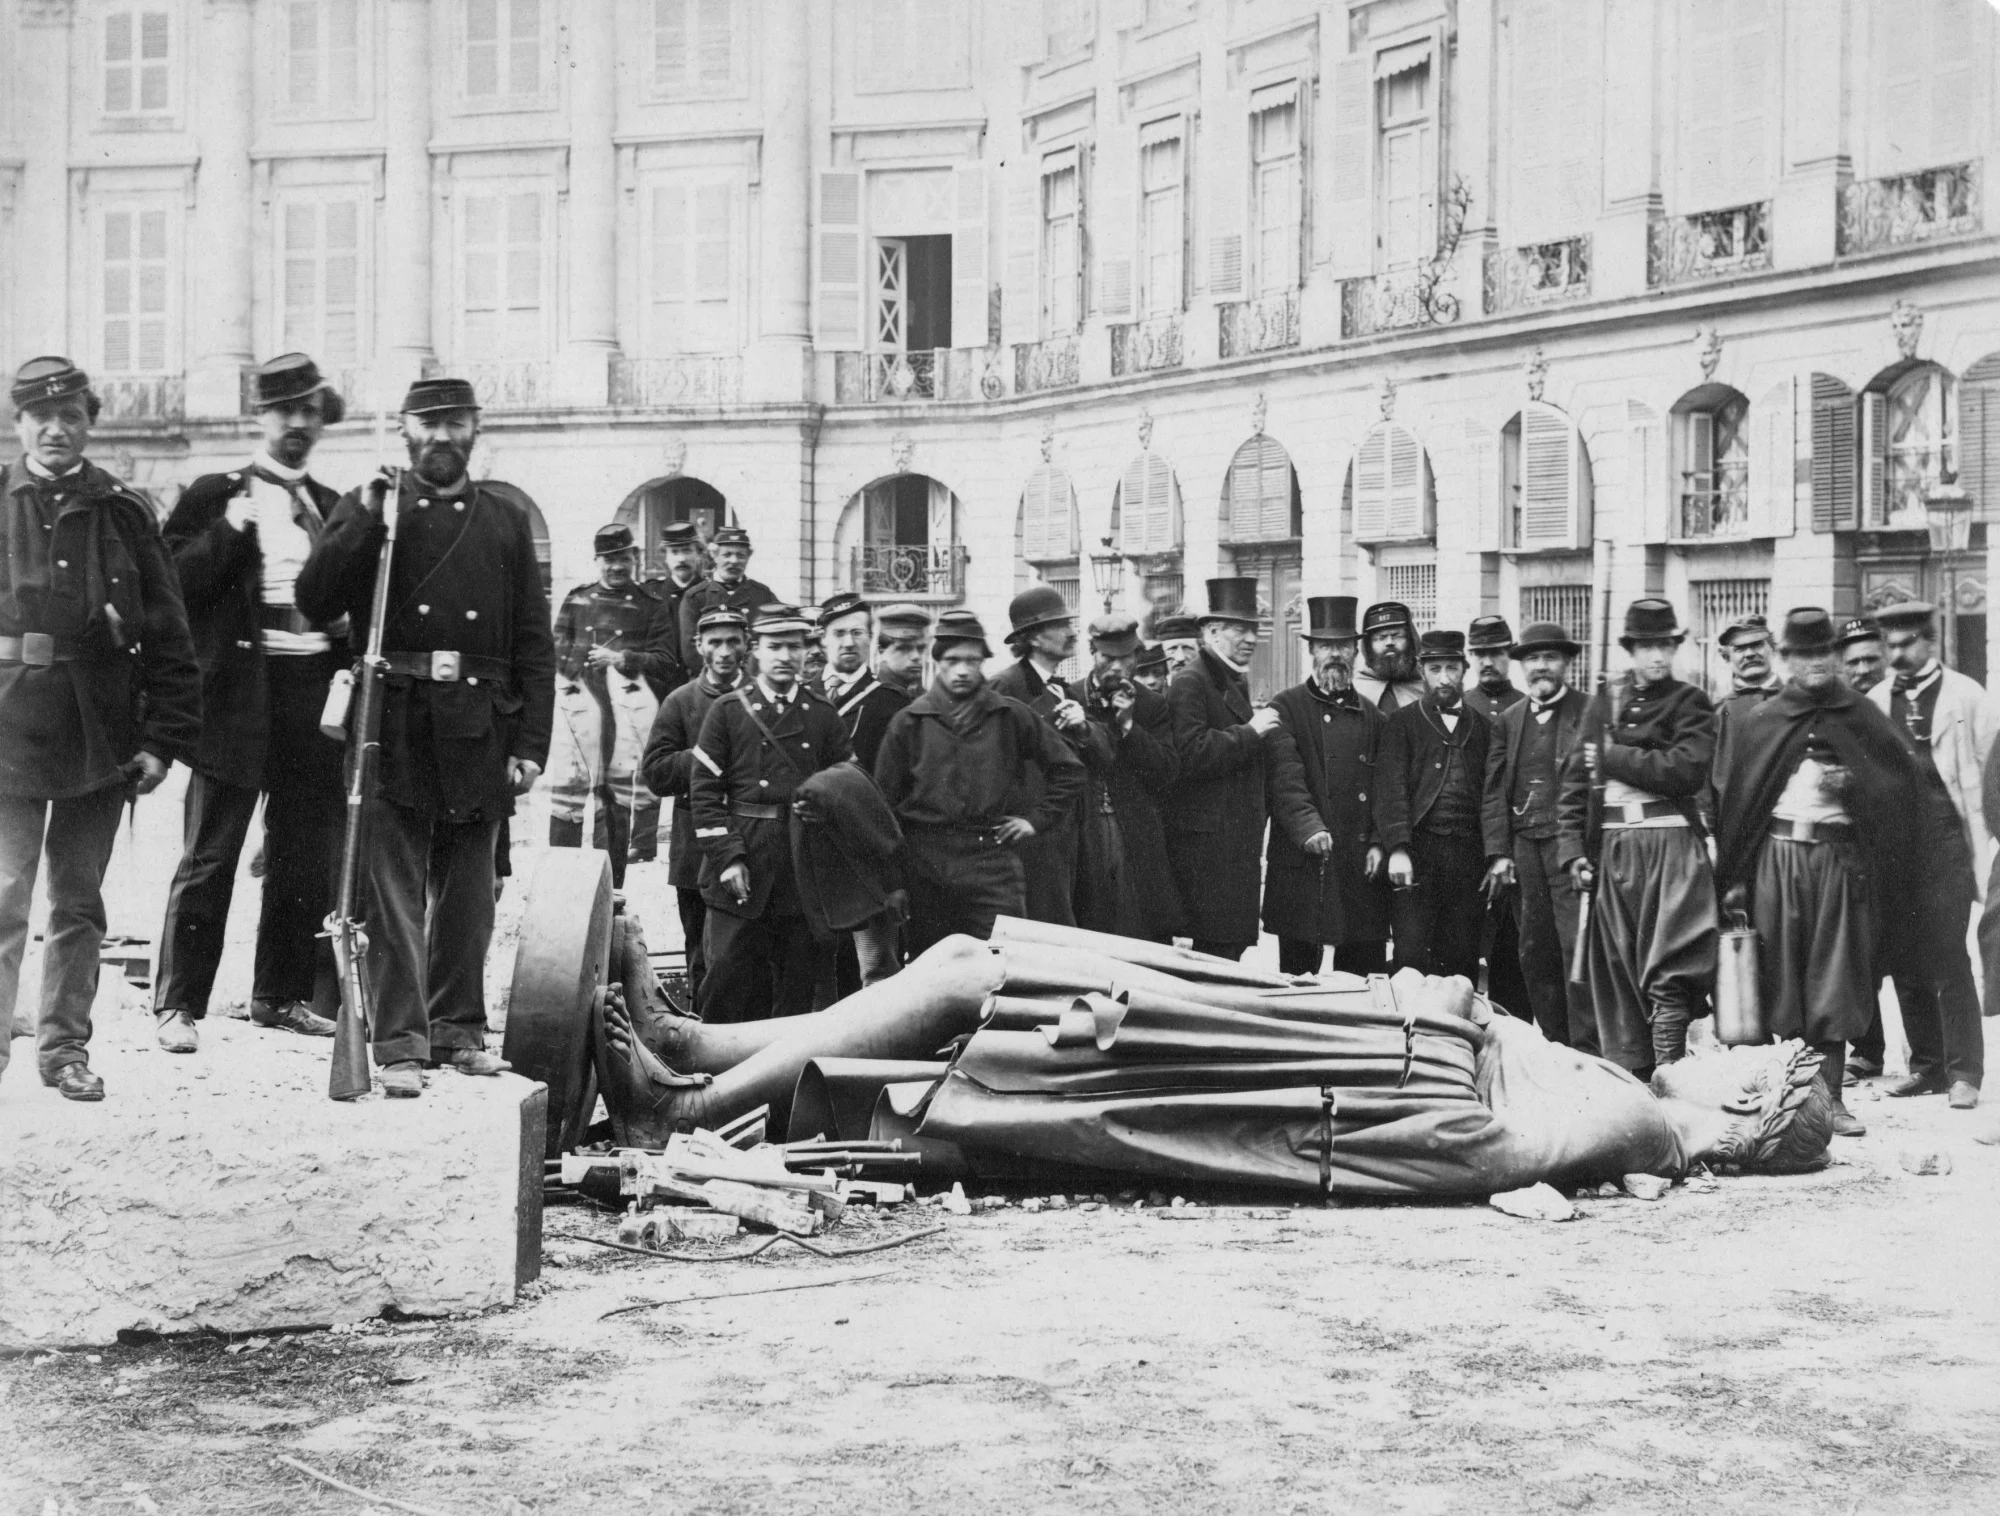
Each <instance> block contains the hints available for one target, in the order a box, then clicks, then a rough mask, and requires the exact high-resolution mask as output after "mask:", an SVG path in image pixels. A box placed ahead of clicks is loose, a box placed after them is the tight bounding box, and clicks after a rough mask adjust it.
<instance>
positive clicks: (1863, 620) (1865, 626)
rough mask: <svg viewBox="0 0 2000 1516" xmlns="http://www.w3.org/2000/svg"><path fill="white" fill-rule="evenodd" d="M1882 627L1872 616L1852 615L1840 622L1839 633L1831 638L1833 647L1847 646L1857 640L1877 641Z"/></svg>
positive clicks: (1879, 638) (1880, 635) (1880, 636)
mask: <svg viewBox="0 0 2000 1516" xmlns="http://www.w3.org/2000/svg"><path fill="white" fill-rule="evenodd" d="M1881 638H1882V628H1881V627H1880V626H1878V625H1876V623H1875V618H1874V617H1873V616H1852V617H1849V618H1848V619H1847V620H1845V621H1843V622H1841V623H1840V635H1838V636H1837V637H1835V638H1834V639H1833V645H1834V646H1835V647H1849V646H1851V645H1853V644H1854V643H1857V642H1879V641H1880V640H1881Z"/></svg>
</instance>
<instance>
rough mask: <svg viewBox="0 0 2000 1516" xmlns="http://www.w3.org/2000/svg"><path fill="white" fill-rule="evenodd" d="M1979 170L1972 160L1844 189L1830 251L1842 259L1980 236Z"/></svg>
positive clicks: (1857, 182)
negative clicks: (1945, 239) (1968, 234)
mask: <svg viewBox="0 0 2000 1516" xmlns="http://www.w3.org/2000/svg"><path fill="white" fill-rule="evenodd" d="M1979 170H1980V165H1979V163H1978V161H1977V160H1975V161H1973V162H1971V163H1950V164H1946V165H1944V166H1943V167H1941V168H1926V169H1918V170H1917V171H1915V172H1914V173H1908V174H1890V175H1888V176H1887V177H1886V178H1881V179H1857V180H1855V181H1854V182H1853V183H1852V184H1843V185H1842V186H1841V187H1840V215H1839V218H1838V221H1837V222H1836V225H1835V231H1834V250H1835V251H1836V252H1837V253H1839V254H1840V255H1841V256H1842V257H1846V256H1848V255H1849V254H1851V253H1873V252H1879V251H1881V250H1882V249H1884V248H1893V247H1908V246H1909V245H1910V244H1911V243H1914V242H1930V241H1933V240H1935V239H1937V238H1940V237H1961V236H1964V235H1965V234H1967V233H1968V232H1976V231H1978V230H1979V226H1980V220H1981V214H1980V211H1981V207H1980V196H1979V190H1980V185H1979V178H1980V174H1979Z"/></svg>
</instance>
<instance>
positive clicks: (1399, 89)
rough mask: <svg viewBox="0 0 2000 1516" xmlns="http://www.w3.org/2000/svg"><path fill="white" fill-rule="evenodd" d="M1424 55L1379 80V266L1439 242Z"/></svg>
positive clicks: (1395, 264)
mask: <svg viewBox="0 0 2000 1516" xmlns="http://www.w3.org/2000/svg"><path fill="white" fill-rule="evenodd" d="M1431 72H1432V71H1431V62H1430V60H1429V58H1428V57H1426V58H1425V59H1424V60H1423V61H1422V62H1420V63H1417V64H1416V65H1415V66H1413V67H1406V68H1402V69H1399V70H1398V71H1397V72H1395V73H1392V74H1390V75H1389V77H1387V78H1385V79H1383V80H1382V81H1381V83H1380V84H1379V85H1378V90H1379V92H1380V96H1381V118H1380V119H1381V141H1380V145H1379V149H1378V154H1377V163H1376V182H1377V184H1378V185H1379V186H1380V198H1381V207H1380V215H1379V219H1378V222H1377V224H1378V225H1379V226H1380V227H1381V228H1382V266H1383V267H1384V268H1388V269H1400V268H1410V267H1412V266H1414V265H1415V264H1416V263H1417V262H1418V261H1419V260H1420V259H1424V258H1428V257H1430V255H1431V254H1432V253H1433V252H1434V251H1436V247H1437V124H1436V118H1435V109H1434V105H1433V101H1432V80H1431Z"/></svg>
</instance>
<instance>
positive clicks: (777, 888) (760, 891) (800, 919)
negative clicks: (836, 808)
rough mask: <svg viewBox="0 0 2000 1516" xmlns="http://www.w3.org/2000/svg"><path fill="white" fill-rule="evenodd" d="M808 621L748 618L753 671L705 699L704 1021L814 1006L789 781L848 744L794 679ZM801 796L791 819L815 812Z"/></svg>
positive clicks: (700, 747)
mask: <svg viewBox="0 0 2000 1516" xmlns="http://www.w3.org/2000/svg"><path fill="white" fill-rule="evenodd" d="M810 626H811V623H810V622H809V621H807V620H806V618H805V616H804V614H803V613H802V612H801V611H800V610H799V608H798V607H797V606H794V605H780V604H771V605H766V606H761V607H759V608H758V610H757V612H756V614H755V616H754V617H753V618H752V620H751V623H750V638H751V650H752V652H753V653H754V654H755V655H756V660H757V672H756V677H755V679H754V680H752V681H750V682H747V683H745V684H743V685H742V686H741V687H739V688H737V689H735V690H733V691H731V692H730V693H729V694H728V695H725V696H723V697H722V698H721V699H719V700H717V701H716V702H715V704H714V705H712V706H710V707H709V710H708V715H707V716H706V717H705V718H703V720H702V723H701V740H700V741H699V742H697V743H696V744H695V750H694V767H693V768H692V769H691V770H690V771H689V773H690V777H689V787H690V789H691V790H692V792H693V795H692V806H693V811H694V840H695V846H696V847H698V848H700V849H701V853H702V860H703V861H702V868H701V895H702V899H703V900H704V901H705V902H707V905H708V919H707V925H706V927H705V931H706V934H707V935H706V939H705V941H704V943H703V953H704V956H705V957H706V958H707V959H708V969H707V973H706V975H705V977H704V978H703V980H702V989H701V1000H700V1003H699V1005H698V1009H699V1010H700V1012H701V1016H702V1019H703V1020H704V1021H762V1020H764V1019H765V1018H766V1017H769V1016H797V1015H800V1014H802V1013H803V1012H806V1011H809V1010H811V1009H812V999H813V935H812V928H811V926H810V925H809V923H808V922H807V919H806V915H805V905H804V902H803V901H802V900H801V899H800V898H799V886H798V878H797V875H796V874H795V873H794V871H793V868H792V831H791V829H792V824H793V816H792V812H793V810H794V808H795V796H794V792H795V791H796V790H797V789H798V787H799V785H800V784H801V783H802V782H803V781H804V780H805V779H807V778H808V777H810V776H811V775H813V774H817V773H818V772H819V771H820V770H821V769H823V768H828V767H831V766H832V765H833V764H836V763H843V762H845V761H846V760H847V759H848V758H850V757H852V756H853V753H854V749H853V748H852V747H850V746H849V745H848V741H847V728H846V727H845V726H844V725H842V723H841V720H840V717H839V716H838V715H836V714H835V713H834V709H833V707H832V706H830V705H828V704H827V703H826V701H825V700H824V699H823V698H821V697H820V696H818V695H816V694H814V693H813V692H812V691H811V690H809V689H807V688H806V687H805V686H804V684H803V683H802V682H801V681H800V675H801V673H802V672H803V671H804V668H805V661H806V632H807V630H808V629H809V628H810ZM797 804H798V806H799V812H798V815H799V820H800V822H802V823H803V824H806V825H813V824H816V823H817V822H818V820H819V818H818V817H817V816H816V815H814V814H813V813H812V811H811V810H810V808H808V807H805V806H804V803H803V802H798V803H797Z"/></svg>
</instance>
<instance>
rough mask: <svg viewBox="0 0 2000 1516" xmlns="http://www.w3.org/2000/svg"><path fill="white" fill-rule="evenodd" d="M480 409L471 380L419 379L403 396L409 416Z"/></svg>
mask: <svg viewBox="0 0 2000 1516" xmlns="http://www.w3.org/2000/svg"><path fill="white" fill-rule="evenodd" d="M478 409H479V397H478V396H477V395H475V394H474V393H473V392H472V381H471V380H469V379H418V380H416V381H415V382H414V383H412V384H411V385H410V388H409V390H408V391H407V392H406V393H405V394H404V396H403V413H404V414H405V415H408V416H429V415H434V414H435V413H437V412H438V411H476V410H478Z"/></svg>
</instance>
